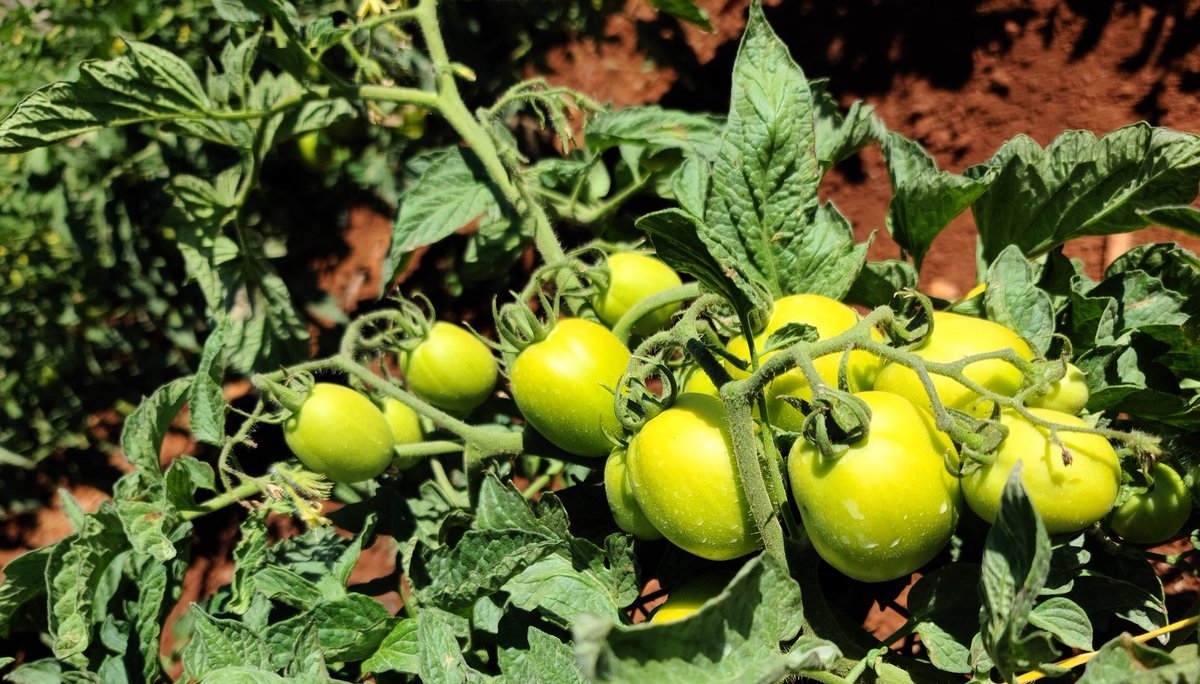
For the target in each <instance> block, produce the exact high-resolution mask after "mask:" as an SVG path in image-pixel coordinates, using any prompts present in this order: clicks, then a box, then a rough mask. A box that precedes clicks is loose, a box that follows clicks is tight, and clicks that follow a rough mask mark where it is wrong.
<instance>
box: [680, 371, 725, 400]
mask: <svg viewBox="0 0 1200 684" xmlns="http://www.w3.org/2000/svg"><path fill="white" fill-rule="evenodd" d="M684 392H687V393H690V394H707V395H709V396H713V397H720V396H721V390H719V389H717V386H716V385H715V384H713V381H712V378H710V377H708V373H705V372H704V370H703V369H702V368H700V366H691V367H689V368H688V369H687V370H685V371H684V372H683V379H682V383H681V391H680V393H681V394H682V393H684Z"/></svg>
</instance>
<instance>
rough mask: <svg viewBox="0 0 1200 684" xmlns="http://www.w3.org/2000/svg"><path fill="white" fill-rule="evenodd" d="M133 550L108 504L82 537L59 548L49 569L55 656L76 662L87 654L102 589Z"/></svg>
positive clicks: (89, 521) (91, 518) (70, 539)
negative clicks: (106, 576)
mask: <svg viewBox="0 0 1200 684" xmlns="http://www.w3.org/2000/svg"><path fill="white" fill-rule="evenodd" d="M127 548H129V545H128V542H127V540H126V539H125V531H124V529H122V527H121V521H120V520H119V519H118V518H117V515H116V512H115V511H114V510H113V507H112V506H111V505H110V504H107V503H105V504H101V506H100V510H98V511H97V512H96V513H94V514H92V515H89V516H87V519H86V520H85V521H84V523H83V526H82V527H81V529H80V530H79V532H77V533H75V534H74V535H72V536H70V537H67V538H66V539H64V540H63V541H61V542H59V543H58V544H57V545H55V547H54V551H53V552H52V553H51V554H50V558H49V561H48V564H47V567H46V577H47V581H48V582H49V585H48V589H49V594H48V596H47V600H48V603H49V610H48V615H49V624H48V627H49V631H50V634H51V635H52V637H53V643H52V648H53V649H54V655H55V657H57V658H61V659H63V660H68V659H73V657H74V656H76V655H78V654H80V653H83V652H84V651H85V650H87V647H88V645H89V644H90V643H91V640H92V605H93V603H92V602H93V600H94V599H95V598H96V588H97V586H98V585H99V583H100V581H101V579H102V578H103V576H104V573H105V571H106V570H107V569H108V566H109V564H110V563H112V561H113V559H115V558H116V557H117V555H118V554H119V553H121V552H122V551H124V550H125V549H127Z"/></svg>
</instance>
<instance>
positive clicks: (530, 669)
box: [499, 627, 587, 684]
mask: <svg viewBox="0 0 1200 684" xmlns="http://www.w3.org/2000/svg"><path fill="white" fill-rule="evenodd" d="M526 638H527V639H528V648H524V649H521V648H504V649H501V650H500V652H499V656H500V672H501V673H503V675H504V676H505V677H506V678H507V679H508V681H510V682H537V681H552V682H562V683H563V684H573V683H576V682H577V683H578V684H583V682H585V681H587V680H585V679H584V678H583V674H582V673H581V672H580V671H579V665H578V664H577V663H576V662H575V652H574V650H572V648H571V645H570V644H568V643H563V642H561V641H559V640H558V639H556V638H555V637H553V636H551V635H549V634H547V633H545V632H543V631H542V630H540V629H538V628H536V627H530V628H529V631H528V633H527V635H526Z"/></svg>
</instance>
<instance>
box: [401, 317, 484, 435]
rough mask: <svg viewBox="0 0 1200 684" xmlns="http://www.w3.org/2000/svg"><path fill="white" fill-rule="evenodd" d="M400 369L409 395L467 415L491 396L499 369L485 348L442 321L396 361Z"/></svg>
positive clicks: (462, 330) (452, 325) (466, 334)
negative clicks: (413, 393)
mask: <svg viewBox="0 0 1200 684" xmlns="http://www.w3.org/2000/svg"><path fill="white" fill-rule="evenodd" d="M400 369H401V370H402V371H404V379H405V380H407V381H408V384H409V386H410V387H412V390H413V392H415V393H416V394H417V396H420V397H422V398H424V399H425V400H426V401H428V402H429V403H431V404H433V405H434V406H437V407H438V408H443V409H446V410H448V411H455V412H457V413H468V412H470V411H471V409H474V408H475V407H476V406H479V405H480V404H482V403H483V402H484V401H485V400H486V399H487V398H488V397H489V396H491V394H492V389H493V388H494V387H495V386H496V378H497V377H498V376H499V374H500V369H499V366H498V364H497V363H496V357H495V356H493V355H492V351H491V350H490V349H488V347H487V345H486V344H484V343H483V342H480V341H479V339H478V338H476V337H475V336H474V335H472V334H471V333H470V332H468V331H467V330H465V329H463V328H461V327H459V326H457V325H455V324H453V323H447V322H446V321H438V322H436V323H434V324H433V326H432V327H431V328H430V329H429V332H428V333H427V334H426V335H425V337H424V338H423V339H422V340H421V341H420V342H419V343H418V344H417V345H416V346H415V347H413V348H412V349H411V350H408V351H407V352H406V353H404V354H403V355H401V357H400Z"/></svg>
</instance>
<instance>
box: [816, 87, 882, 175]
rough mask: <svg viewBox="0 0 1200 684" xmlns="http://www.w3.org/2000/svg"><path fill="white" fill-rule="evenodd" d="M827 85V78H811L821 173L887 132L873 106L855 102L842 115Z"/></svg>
mask: <svg viewBox="0 0 1200 684" xmlns="http://www.w3.org/2000/svg"><path fill="white" fill-rule="evenodd" d="M828 86H829V82H828V81H827V80H826V79H813V80H811V81H809V82H808V87H809V88H810V89H811V90H812V97H813V108H814V111H813V115H814V124H815V127H816V137H817V160H818V161H820V163H821V170H822V173H823V172H825V171H828V170H829V168H830V167H832V166H833V165H835V164H837V163H838V162H840V161H842V160H843V159H846V158H848V157H850V156H852V155H854V154H856V153H857V152H858V151H859V150H861V149H862V148H864V147H866V146H867V145H869V144H871V143H873V142H875V141H876V140H878V139H879V136H880V135H882V134H883V132H884V127H883V122H881V121H880V120H879V117H877V116H875V108H874V107H872V106H871V105H869V104H864V103H863V102H855V103H854V104H852V105H850V109H849V111H847V112H846V114H844V115H843V114H842V112H841V109H840V108H839V107H838V104H837V101H835V100H834V99H833V95H831V94H830V93H829V90H828Z"/></svg>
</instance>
